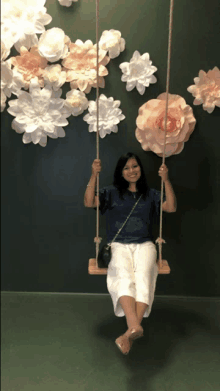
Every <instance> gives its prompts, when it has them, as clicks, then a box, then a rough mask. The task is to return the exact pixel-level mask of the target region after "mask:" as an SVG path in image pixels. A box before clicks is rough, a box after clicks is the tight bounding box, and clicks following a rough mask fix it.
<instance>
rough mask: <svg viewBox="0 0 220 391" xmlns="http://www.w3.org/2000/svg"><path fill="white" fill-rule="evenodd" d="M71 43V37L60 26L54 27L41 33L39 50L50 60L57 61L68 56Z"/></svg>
mask: <svg viewBox="0 0 220 391" xmlns="http://www.w3.org/2000/svg"><path fill="white" fill-rule="evenodd" d="M69 43H70V39H69V37H68V36H66V35H65V33H64V31H63V30H62V29H60V28H58V27H53V28H52V29H50V30H47V31H45V32H44V33H43V34H42V35H41V37H40V39H39V44H38V51H39V53H40V55H41V56H42V57H45V58H46V59H47V60H48V61H50V62H55V61H58V60H60V58H65V57H66V56H67V54H68V44H69Z"/></svg>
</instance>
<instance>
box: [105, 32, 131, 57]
mask: <svg viewBox="0 0 220 391" xmlns="http://www.w3.org/2000/svg"><path fill="white" fill-rule="evenodd" d="M99 47H100V48H101V49H103V50H106V51H108V52H109V57H110V58H115V57H118V56H119V54H120V52H123V50H125V40H124V38H121V33H120V31H118V30H113V29H111V30H109V31H108V30H105V31H103V33H102V35H101V38H100V41H99Z"/></svg>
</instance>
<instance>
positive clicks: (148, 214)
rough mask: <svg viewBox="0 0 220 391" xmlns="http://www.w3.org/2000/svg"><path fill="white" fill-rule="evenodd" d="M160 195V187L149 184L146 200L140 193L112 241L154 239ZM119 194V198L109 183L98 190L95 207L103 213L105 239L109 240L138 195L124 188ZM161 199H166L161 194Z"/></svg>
mask: <svg viewBox="0 0 220 391" xmlns="http://www.w3.org/2000/svg"><path fill="white" fill-rule="evenodd" d="M160 197H161V192H160V191H158V190H155V189H151V188H150V189H149V191H148V195H147V197H146V200H144V199H143V197H141V199H140V200H139V202H138V204H137V205H136V207H135V209H134V211H133V212H132V214H131V216H130V217H129V219H128V221H127V222H126V224H125V225H124V227H123V228H122V230H121V232H120V233H119V235H118V236H117V237H116V239H115V242H119V243H143V242H146V241H152V240H153V239H154V238H153V236H152V227H153V223H154V222H155V221H158V216H159V213H160ZM123 198H124V199H123V200H122V199H121V198H120V196H119V191H118V189H117V188H116V187H115V186H113V185H110V186H106V187H103V188H102V189H100V191H99V202H100V206H99V209H100V212H101V214H102V215H105V216H106V233H107V241H108V243H110V242H111V241H112V240H113V238H114V237H115V235H116V233H117V232H118V230H119V228H121V226H122V224H123V223H124V221H125V220H126V218H127V217H128V215H129V213H130V212H131V210H132V207H133V206H134V204H135V203H136V201H137V199H138V198H137V193H133V192H131V191H129V190H126V192H125V194H124V195H123ZM163 200H164V201H165V200H166V197H165V195H164V198H163ZM94 209H96V208H94Z"/></svg>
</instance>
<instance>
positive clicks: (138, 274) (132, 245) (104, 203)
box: [84, 152, 177, 354]
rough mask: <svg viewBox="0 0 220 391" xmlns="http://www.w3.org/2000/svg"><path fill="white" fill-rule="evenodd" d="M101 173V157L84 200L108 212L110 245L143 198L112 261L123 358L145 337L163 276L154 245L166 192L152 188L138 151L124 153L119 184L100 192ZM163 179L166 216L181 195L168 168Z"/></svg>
mask: <svg viewBox="0 0 220 391" xmlns="http://www.w3.org/2000/svg"><path fill="white" fill-rule="evenodd" d="M100 172H101V161H100V159H95V160H94V162H93V164H92V175H91V178H90V181H89V183H88V185H87V189H86V192H85V196H84V205H85V206H86V207H89V208H96V207H97V206H98V205H99V208H100V211H101V213H102V214H104V213H105V214H106V222H107V242H108V243H110V242H111V241H112V240H113V238H114V236H115V235H116V233H117V232H118V230H119V228H120V227H121V226H122V224H123V223H124V221H125V220H126V218H127V216H128V215H129V213H130V211H131V209H132V207H133V206H134V204H135V202H136V201H137V200H138V198H139V197H140V195H141V198H140V200H139V202H138V204H137V206H136V208H135V209H134V211H133V213H132V214H131V216H130V218H129V219H128V221H127V223H126V224H125V226H124V227H123V229H122V230H121V232H120V234H119V235H118V236H117V238H116V240H115V242H113V243H112V245H111V250H112V258H111V261H110V263H109V267H108V272H107V288H108V291H109V293H110V295H111V298H112V301H113V306H114V312H115V315H116V316H119V317H120V316H124V315H125V316H126V321H127V326H128V329H127V331H126V332H125V333H124V334H123V335H121V336H120V337H118V338H117V339H116V341H115V342H116V344H117V346H118V347H119V349H120V350H121V352H122V353H123V354H128V352H129V350H130V348H131V346H132V342H133V340H135V339H136V338H140V337H142V336H143V328H142V326H141V322H142V319H143V317H148V316H149V315H150V312H151V307H152V303H153V300H154V292H155V286H156V280H157V275H158V267H157V263H156V261H157V250H156V246H155V244H154V243H153V237H152V225H153V222H155V221H156V218H157V216H158V215H159V210H160V192H159V191H157V190H155V189H151V188H149V187H148V185H147V181H146V178H145V174H144V170H143V166H142V163H141V161H140V159H139V157H138V156H137V155H135V154H134V153H131V152H129V153H127V154H126V155H122V156H121V157H120V159H119V160H118V163H117V165H116V168H115V173H114V182H113V185H110V186H107V187H105V188H103V189H101V190H100V194H99V201H98V197H97V196H96V193H95V187H96V178H97V175H98V173H100ZM159 176H161V177H162V179H163V181H164V184H165V197H164V201H163V205H162V209H163V211H164V212H169V213H171V212H175V211H176V207H177V206H176V205H177V203H176V197H175V194H174V191H173V188H172V185H171V183H170V180H169V177H168V169H167V166H166V165H165V164H162V165H161V167H160V169H159Z"/></svg>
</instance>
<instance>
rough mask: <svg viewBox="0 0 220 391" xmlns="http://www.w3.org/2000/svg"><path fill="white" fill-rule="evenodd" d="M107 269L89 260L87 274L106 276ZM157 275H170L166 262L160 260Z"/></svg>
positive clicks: (93, 260) (93, 259) (91, 259)
mask: <svg viewBox="0 0 220 391" xmlns="http://www.w3.org/2000/svg"><path fill="white" fill-rule="evenodd" d="M107 270H108V269H102V268H99V267H97V266H96V259H95V258H90V260H89V268H88V271H89V274H95V275H101V274H103V275H104V274H107ZM158 273H159V274H170V267H169V265H168V262H167V261H165V260H164V259H162V267H160V268H159V266H158Z"/></svg>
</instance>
